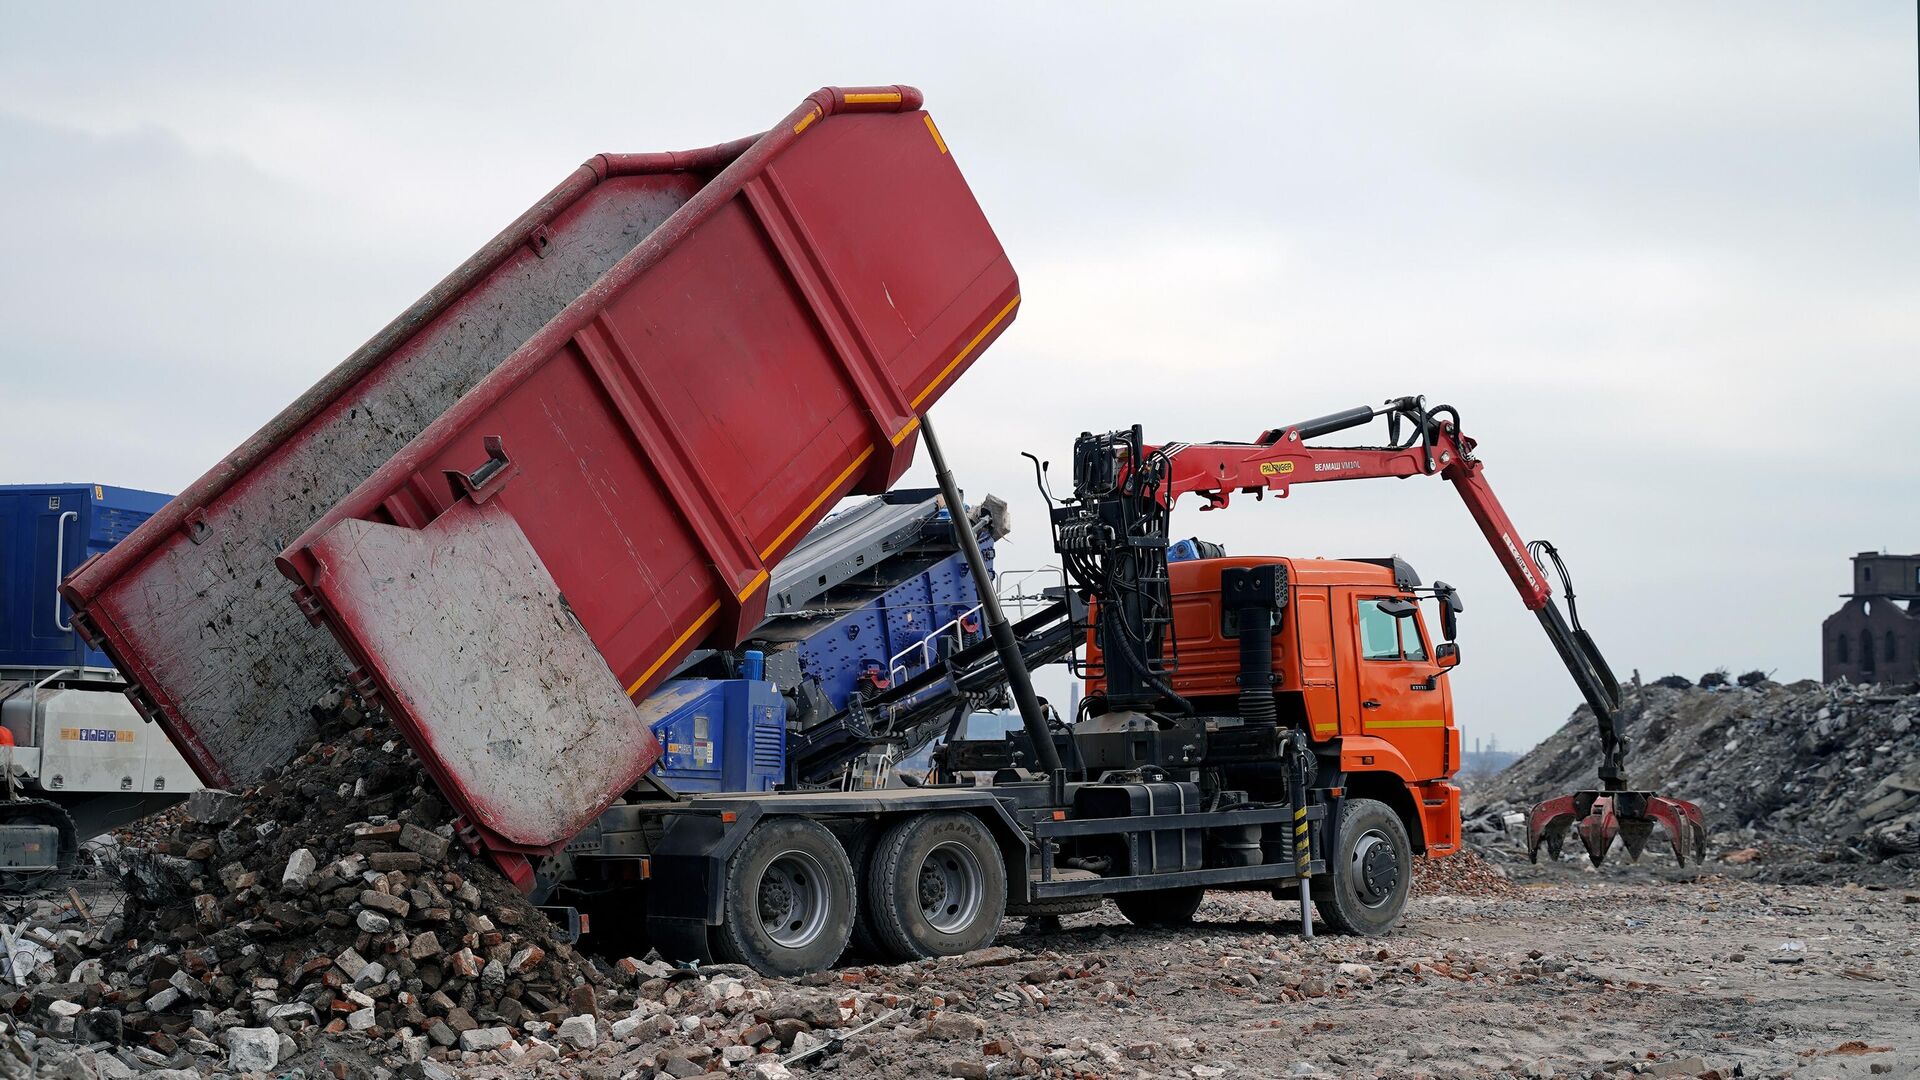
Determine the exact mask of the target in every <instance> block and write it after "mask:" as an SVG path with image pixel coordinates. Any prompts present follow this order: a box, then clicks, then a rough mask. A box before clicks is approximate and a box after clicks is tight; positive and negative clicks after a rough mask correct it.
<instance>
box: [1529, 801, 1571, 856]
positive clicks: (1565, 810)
mask: <svg viewBox="0 0 1920 1080" xmlns="http://www.w3.org/2000/svg"><path fill="white" fill-rule="evenodd" d="M1578 816H1579V814H1578V813H1577V812H1576V810H1575V808H1574V805H1573V796H1571V795H1562V796H1561V797H1559V798H1557V799H1548V800H1547V801H1546V802H1543V803H1541V804H1540V805H1538V806H1536V807H1534V808H1533V812H1532V813H1530V814H1528V815H1527V860H1528V861H1529V862H1536V863H1537V862H1539V861H1540V845H1541V844H1545V845H1546V846H1547V858H1549V859H1550V860H1552V861H1554V862H1559V861H1560V851H1561V848H1562V846H1563V845H1564V844H1565V843H1566V838H1567V826H1569V825H1571V824H1573V819H1574V818H1576V817H1578Z"/></svg>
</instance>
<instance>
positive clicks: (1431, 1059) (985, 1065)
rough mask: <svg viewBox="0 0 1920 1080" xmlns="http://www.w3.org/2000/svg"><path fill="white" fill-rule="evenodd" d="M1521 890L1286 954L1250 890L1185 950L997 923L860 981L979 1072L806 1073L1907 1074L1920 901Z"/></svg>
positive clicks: (1918, 1028)
mask: <svg viewBox="0 0 1920 1080" xmlns="http://www.w3.org/2000/svg"><path fill="white" fill-rule="evenodd" d="M1533 873H1535V874H1537V875H1539V876H1538V877H1537V878H1536V880H1532V881H1527V882H1524V883H1515V884H1513V885H1512V886H1510V888H1509V889H1508V890H1506V891H1508V892H1509V893H1510V895H1501V896H1469V895H1453V894H1448V895H1429V896H1421V897H1416V898H1415V899H1414V900H1413V901H1412V904H1411V907H1410V909H1409V914H1408V917H1407V920H1406V923H1405V925H1404V927H1403V928H1402V929H1400V930H1399V931H1398V932H1397V933H1395V934H1394V935H1392V936H1390V937H1387V938H1382V939H1375V940H1360V939H1353V938H1342V937H1331V936H1323V937H1317V938H1316V939H1315V940H1313V941H1312V942H1305V941H1302V940H1300V939H1299V937H1298V935H1297V919H1298V909H1297V908H1296V907H1294V906H1293V905H1291V904H1283V903H1280V902H1276V901H1273V900H1269V899H1267V898H1265V897H1262V896H1258V895H1256V894H1233V893H1224V894H1222V893H1216V894H1214V895H1213V896H1211V897H1209V899H1208V902H1207V904H1206V906H1205V907H1204V908H1203V909H1202V913H1201V918H1202V920H1203V922H1202V925H1199V926H1197V927H1195V928H1194V929H1193V930H1192V931H1191V932H1179V933H1175V932H1168V931H1154V932H1145V931H1139V930H1135V929H1131V928H1126V927H1125V925H1124V923H1123V922H1122V921H1121V920H1120V919H1119V916H1118V915H1117V913H1115V912H1113V911H1112V909H1111V908H1108V909H1106V910H1105V911H1103V912H1100V913H1093V914H1088V915H1082V916H1076V917H1073V918H1070V919H1068V920H1066V921H1065V922H1066V927H1065V929H1064V930H1063V931H1062V932H1059V933H1055V934H1046V935H1034V936H1029V935H1026V934H1022V933H1020V932H1019V930H1018V928H1019V926H1020V924H1019V923H1018V922H1017V921H1012V920H1010V921H1009V925H1008V932H1007V933H1005V934H1003V935H1002V937H1001V940H1000V942H999V945H1001V946H1008V947H1011V948H1012V949H1017V950H1019V951H1020V954H1021V955H1020V956H1019V957H1018V958H1015V959H1010V960H1009V961H1008V962H1005V963H995V964H989V965H986V966H980V967H964V966H963V964H964V963H966V962H967V961H961V962H958V963H956V962H954V961H946V962H942V963H933V964H927V965H914V966H912V967H910V968H906V969H874V970H872V971H871V973H870V974H869V975H868V976H867V977H869V978H872V979H874V980H876V981H892V980H893V979H895V978H898V974H896V973H899V974H904V973H905V972H908V971H914V972H919V971H924V972H925V975H926V979H925V987H927V988H935V989H941V990H946V991H949V992H950V994H951V995H953V996H956V997H958V998H959V1004H960V1005H961V1007H963V1008H966V1009H967V1010H968V1011H969V1012H971V1013H972V1014H973V1015H976V1016H979V1017H980V1018H981V1019H982V1020H984V1021H985V1033H984V1039H983V1041H984V1047H985V1051H986V1052H984V1053H983V1052H982V1049H981V1047H980V1045H978V1044H974V1045H969V1044H968V1043H966V1042H941V1041H933V1040H928V1039H926V1038H925V1037H921V1036H916V1035H915V1032H918V1031H919V1030H920V1028H921V1027H922V1025H919V1024H906V1025H902V1026H901V1027H900V1028H899V1029H898V1030H893V1031H888V1030H885V1026H884V1025H883V1026H882V1028H881V1029H878V1030H875V1031H874V1032H872V1033H871V1034H870V1035H866V1036H855V1037H853V1038H852V1039H850V1040H848V1047H849V1049H848V1050H847V1051H846V1052H843V1053H841V1054H836V1055H833V1056H830V1057H828V1058H826V1059H825V1060H823V1061H821V1062H820V1063H819V1064H818V1065H816V1066H815V1068H814V1070H813V1071H815V1072H820V1071H823V1070H827V1071H835V1072H837V1073H838V1074H839V1075H842V1076H846V1077H888V1078H897V1077H903V1076H945V1075H968V1076H979V1075H1013V1074H1016V1073H1019V1072H1022V1071H1030V1070H1031V1069H1032V1065H1031V1064H1029V1065H1028V1067H1027V1069H1025V1070H1023V1069H1022V1068H1021V1067H1020V1062H1021V1059H1022V1058H1024V1057H1026V1056H1028V1055H1031V1056H1033V1057H1037V1058H1039V1059H1040V1061H1042V1062H1044V1063H1045V1064H1046V1065H1047V1066H1064V1067H1065V1068H1064V1069H1063V1070H1062V1071H1063V1072H1065V1073H1066V1074H1067V1075H1073V1074H1074V1073H1076V1072H1077V1073H1079V1074H1081V1075H1098V1076H1191V1077H1198V1078H1214V1077H1235V1076H1244V1077H1271V1076H1339V1077H1348V1076H1355V1077H1372V1076H1386V1077H1467V1076H1509V1075H1519V1076H1536V1077H1552V1076H1595V1075H1608V1074H1610V1073H1617V1074H1619V1075H1629V1074H1632V1073H1635V1072H1639V1073H1647V1074H1651V1075H1656V1076H1661V1075H1664V1076H1694V1075H1702V1074H1711V1072H1712V1071H1715V1070H1717V1072H1718V1075H1719V1076H1722V1077H1729V1076H1742V1075H1744V1076H1794V1077H1851V1076H1869V1075H1891V1076H1897V1077H1907V1076H1920V972H1917V971H1916V968H1915V964H1916V960H1915V949H1916V947H1920V930H1917V928H1920V895H1915V894H1913V893H1912V892H1910V891H1902V890H1899V889H1893V890H1882V891H1875V890H1869V889H1865V888H1859V887H1848V886H1766V885H1756V884H1751V883H1746V882H1735V881H1729V880H1725V879H1722V878H1717V877H1713V876H1703V877H1700V878H1698V879H1697V880H1694V881H1688V882H1676V881H1664V880H1657V879H1653V878H1652V877H1650V876H1647V875H1644V874H1642V875H1634V874H1633V873H1632V872H1631V871H1627V872H1625V873H1624V874H1608V873H1605V872H1602V873H1590V872H1589V873H1582V872H1578V871H1571V870H1562V869H1560V868H1553V869H1551V870H1539V871H1534V872H1533ZM1636 876H1637V877H1638V878H1639V879H1638V880H1635V877H1636ZM1342 964H1358V965H1362V968H1346V969H1342V968H1341V967H1340V966H1339V965H1342ZM1049 969H1052V970H1049ZM1363 969H1364V970H1363ZM1343 971H1344V972H1345V973H1344V974H1343V973H1342V972H1343ZM1023 986H1025V987H1028V988H1030V989H1024V990H1023V989H1022V987H1023ZM1035 991H1038V993H1035ZM862 1044H864V1046H863V1045H862ZM995 1051H999V1052H998V1053H996V1052H995ZM1046 1071H1048V1072H1051V1071H1052V1070H1051V1069H1047V1070H1046Z"/></svg>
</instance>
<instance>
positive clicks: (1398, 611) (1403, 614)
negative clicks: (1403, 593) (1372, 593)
mask: <svg viewBox="0 0 1920 1080" xmlns="http://www.w3.org/2000/svg"><path fill="white" fill-rule="evenodd" d="M1375 602H1376V603H1378V604H1379V605H1380V610H1381V611H1384V612H1386V613H1387V614H1389V615H1391V616H1393V617H1394V618H1396V619H1405V618H1410V617H1411V616H1412V615H1413V613H1414V612H1416V611H1419V610H1420V606H1419V605H1418V604H1415V603H1414V602H1413V601H1411V600H1399V599H1395V600H1379V601H1375Z"/></svg>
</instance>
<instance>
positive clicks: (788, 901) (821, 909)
mask: <svg viewBox="0 0 1920 1080" xmlns="http://www.w3.org/2000/svg"><path fill="white" fill-rule="evenodd" d="M755 901H756V902H755V905H754V906H755V910H756V912H757V913H758V914H759V916H760V928H761V929H762V930H764V931H766V935H767V936H768V937H770V938H772V939H773V942H774V944H776V945H779V946H781V947H782V948H787V949H803V948H805V947H807V946H808V945H809V944H811V943H812V942H813V939H815V938H817V937H819V936H820V934H821V933H822V932H823V931H824V930H825V929H826V927H827V908H828V906H829V904H830V902H831V897H830V894H829V892H828V889H827V874H826V870H825V868H824V867H822V866H821V865H820V860H818V859H816V858H814V857H813V856H812V855H809V854H808V853H806V852H804V851H797V850H796V851H783V852H781V853H780V854H778V855H776V856H774V858H773V861H772V862H770V863H768V864H767V868H766V869H765V870H763V871H761V873H760V884H759V886H758V887H757V888H756V889H755Z"/></svg>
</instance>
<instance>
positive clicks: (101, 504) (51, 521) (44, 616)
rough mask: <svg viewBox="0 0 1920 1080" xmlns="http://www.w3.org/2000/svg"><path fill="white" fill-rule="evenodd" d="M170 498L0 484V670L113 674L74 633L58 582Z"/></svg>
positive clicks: (101, 488) (84, 487) (130, 491)
mask: <svg viewBox="0 0 1920 1080" xmlns="http://www.w3.org/2000/svg"><path fill="white" fill-rule="evenodd" d="M169 498H171V496H168V495H162V494H160V493H159V492H157V491H140V490H138V489H136V488H123V487H112V486H109V485H107V484H0V668H6V669H11V670H13V671H31V670H43V671H54V670H58V669H60V668H91V669H94V670H97V671H105V670H110V669H111V668H112V666H113V665H112V664H111V663H110V662H108V660H107V658H106V656H105V655H104V654H102V653H101V652H99V651H98V650H96V649H89V648H87V646H86V643H85V642H83V641H82V640H80V635H79V634H77V633H75V632H74V630H73V622H72V614H73V613H72V611H71V610H69V609H68V608H67V606H66V603H65V602H64V601H62V600H61V599H60V592H59V585H60V580H61V579H62V578H64V577H66V576H67V574H68V573H69V572H71V571H72V570H73V568H74V567H76V566H79V565H80V564H81V563H83V562H85V561H87V559H89V558H91V557H93V556H94V555H97V554H99V553H101V552H103V551H106V550H107V549H108V548H111V547H112V546H113V545H115V544H117V543H119V542H120V541H121V540H124V539H125V538H126V537H127V534H128V533H131V532H132V531H133V530H134V529H135V528H136V527H137V526H139V524H140V523H141V522H143V521H145V520H147V519H148V518H150V517H152V516H153V515H154V512H155V511H157V510H159V509H160V508H161V507H162V506H165V505H166V504H167V500H168V499H169Z"/></svg>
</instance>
